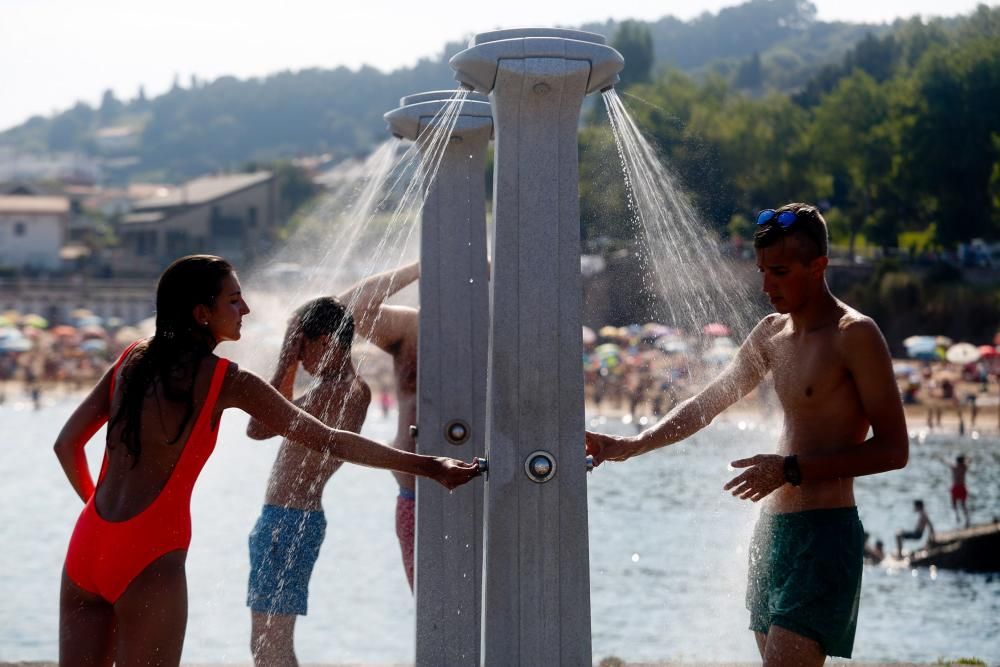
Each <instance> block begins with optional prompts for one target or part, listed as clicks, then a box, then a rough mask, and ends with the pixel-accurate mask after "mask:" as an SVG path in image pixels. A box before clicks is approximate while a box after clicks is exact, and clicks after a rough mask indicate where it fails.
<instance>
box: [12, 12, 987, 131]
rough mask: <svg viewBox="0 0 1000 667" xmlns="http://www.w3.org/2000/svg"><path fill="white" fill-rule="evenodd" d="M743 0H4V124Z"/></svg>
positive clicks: (828, 15)
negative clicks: (517, 30) (175, 87)
mask: <svg viewBox="0 0 1000 667" xmlns="http://www.w3.org/2000/svg"><path fill="white" fill-rule="evenodd" d="M814 3H815V5H816V7H817V10H818V15H819V18H820V19H821V20H826V21H833V20H844V21H856V22H862V21H863V22H887V21H892V20H893V19H895V18H898V17H901V16H912V15H914V14H921V15H924V16H941V15H946V16H953V15H955V14H959V13H968V12H971V11H972V10H973V9H974V8H975V6H976V5H977V4H978V3H977V2H976V0H948V2H945V1H944V0H879V1H877V2H874V1H872V0H814ZM734 4H739V3H738V2H734V0H683V1H681V0H615V1H614V2H612V3H608V2H598V0H574V2H572V3H568V2H558V1H556V2H543V1H539V0H501V1H500V2H493V3H489V4H487V3H484V2H480V3H476V2H473V1H472V0H464V2H458V1H457V0H431V1H430V2H427V1H426V0H425V1H424V2H414V3H409V4H407V3H403V2H401V1H400V0H392V1H390V0H339V1H338V0H282V1H281V2H278V1H277V0H270V1H269V2H263V1H260V0H241V1H236V0H94V1H93V2H81V1H80V0H0V130H3V129H7V128H9V127H12V126H14V125H17V124H19V123H21V122H23V121H25V120H27V119H28V118H29V117H30V116H32V115H35V114H41V115H50V114H52V113H53V112H56V111H61V110H64V109H66V108H68V107H70V106H72V105H73V104H74V103H75V102H76V101H78V100H83V101H85V102H87V103H89V104H91V105H96V104H97V103H98V102H99V101H100V98H101V94H102V93H103V92H104V91H105V90H107V89H111V90H113V91H114V92H115V95H116V96H117V97H118V98H119V99H122V100H128V99H132V98H134V97H135V96H136V94H137V93H138V90H139V86H140V85H142V86H144V87H145V91H146V95H147V96H148V97H153V96H156V95H158V94H160V93H163V92H165V91H166V90H167V89H168V88H169V87H170V85H171V83H172V82H173V80H174V77H175V76H177V77H179V79H180V81H181V83H182V85H185V86H186V85H187V84H188V81H189V79H190V77H191V75H195V76H197V77H198V78H199V79H201V80H206V79H207V80H212V79H215V78H217V77H219V76H223V75H233V76H237V77H240V78H246V77H251V76H263V75H267V74H270V73H273V72H278V71H281V70H288V69H291V70H299V69H303V68H308V67H322V68H330V67H336V66H338V65H346V66H348V67H351V68H356V67H358V66H360V65H362V64H368V65H372V66H375V67H378V68H379V69H383V70H391V69H395V68H397V67H403V66H408V65H412V64H413V63H415V62H416V61H417V60H418V59H419V58H421V57H426V56H436V55H438V54H439V53H440V52H441V49H442V48H443V46H444V44H445V43H446V42H448V41H457V40H464V39H467V38H468V37H469V36H470V35H473V34H475V33H477V32H484V31H487V30H494V29H497V28H511V27H521V26H528V25H540V26H564V27H574V26H578V25H580V24H582V23H588V22H594V21H604V20H607V19H609V18H611V19H615V20H624V19H629V18H631V19H641V20H655V19H658V18H660V17H662V16H664V15H668V14H670V15H674V16H676V17H678V18H681V19H690V18H693V17H694V16H696V15H698V14H701V13H702V12H705V11H709V12H717V11H718V10H719V9H720V8H722V7H726V6H731V5H734ZM989 4H995V2H990V3H989ZM609 37H610V35H609Z"/></svg>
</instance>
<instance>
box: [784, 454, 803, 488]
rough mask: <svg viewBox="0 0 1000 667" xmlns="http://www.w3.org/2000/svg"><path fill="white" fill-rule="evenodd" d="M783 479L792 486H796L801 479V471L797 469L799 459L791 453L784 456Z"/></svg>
mask: <svg viewBox="0 0 1000 667" xmlns="http://www.w3.org/2000/svg"><path fill="white" fill-rule="evenodd" d="M785 480H786V481H787V482H788V483H789V484H791V485H792V486H798V485H799V482H801V481H802V471H800V470H799V460H798V458H796V457H795V455H794V454H793V455H792V456H786V457H785Z"/></svg>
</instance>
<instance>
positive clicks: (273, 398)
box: [222, 366, 478, 489]
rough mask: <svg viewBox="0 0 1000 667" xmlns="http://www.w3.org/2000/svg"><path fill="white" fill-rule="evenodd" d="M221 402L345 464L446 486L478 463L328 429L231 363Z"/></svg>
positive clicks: (463, 478)
mask: <svg viewBox="0 0 1000 667" xmlns="http://www.w3.org/2000/svg"><path fill="white" fill-rule="evenodd" d="M222 405H223V407H234V408H239V409H240V410H243V411H244V412H246V413H247V414H249V415H250V416H251V417H252V418H253V419H256V420H258V421H260V422H261V423H263V424H264V425H265V426H266V427H267V428H268V429H270V430H271V431H273V432H275V433H279V434H281V435H283V436H285V437H286V438H288V439H289V440H291V441H293V442H296V443H298V444H300V445H303V446H304V447H308V448H310V449H313V450H316V451H319V452H329V453H330V455H331V456H333V457H334V458H336V459H340V460H342V461H347V462H349V463H356V464H358V465H363V466H369V467H372V468H385V469H388V470H397V471H399V472H404V473H408V474H411V475H420V476H422V477H429V478H431V479H434V480H436V481H437V482H439V483H441V484H442V485H444V486H446V487H448V488H449V489H452V488H455V487H457V486H460V485H462V484H464V483H465V482H467V481H469V480H470V479H472V478H473V477H475V476H476V475H477V474H478V466H476V465H475V464H474V463H463V462H462V461H458V460H456V459H449V458H445V457H437V456H424V455H421V454H411V453H409V452H404V451H402V450H399V449H396V448H394V447H388V446H386V445H383V444H380V443H378V442H375V441H374V440H369V439H368V438H365V437H362V436H360V435H358V434H357V433H352V432H350V431H339V430H336V429H331V428H329V427H327V426H326V425H325V424H323V422H321V421H319V420H318V419H316V418H315V417H313V416H312V415H310V414H309V413H307V412H305V411H303V410H301V409H299V408H298V407H297V406H296V405H295V404H293V403H291V402H290V401H289V400H288V399H286V398H285V397H284V396H282V395H281V394H280V393H279V392H278V391H277V390H276V389H275V388H274V387H272V386H271V385H270V384H268V383H267V382H265V381H264V380H263V379H261V378H260V377H258V376H257V375H255V374H254V373H251V372H249V371H244V370H240V369H237V368H235V366H233V367H231V369H230V372H229V374H228V375H227V377H226V385H225V387H224V388H223V396H222Z"/></svg>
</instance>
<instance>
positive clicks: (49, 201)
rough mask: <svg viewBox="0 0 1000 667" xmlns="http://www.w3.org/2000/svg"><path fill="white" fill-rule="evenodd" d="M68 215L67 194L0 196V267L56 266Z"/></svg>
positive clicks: (51, 269)
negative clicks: (52, 195)
mask: <svg viewBox="0 0 1000 667" xmlns="http://www.w3.org/2000/svg"><path fill="white" fill-rule="evenodd" d="M69 218H70V206H69V199H68V198H66V197H45V196H33V195H7V196H0V267H5V268H16V269H44V270H49V271H55V270H58V269H59V268H60V266H61V264H62V262H61V260H60V257H59V251H60V250H61V249H62V246H63V244H64V243H65V242H66V238H67V228H68V226H69Z"/></svg>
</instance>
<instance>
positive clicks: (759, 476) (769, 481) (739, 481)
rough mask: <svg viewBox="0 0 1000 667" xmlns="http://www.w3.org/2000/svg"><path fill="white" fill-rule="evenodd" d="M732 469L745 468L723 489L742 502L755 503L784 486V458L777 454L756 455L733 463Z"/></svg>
mask: <svg viewBox="0 0 1000 667" xmlns="http://www.w3.org/2000/svg"><path fill="white" fill-rule="evenodd" d="M729 465H731V466H733V467H734V468H746V470H744V471H743V472H742V473H740V474H739V475H737V476H736V477H734V478H732V479H731V480H729V482H727V483H726V485H725V486H724V487H722V488H723V489H725V490H726V491H730V492H731V493H732V494H733V495H734V496H737V497H739V498H742V499H743V500H752V501H753V502H757V501H758V500H760V499H761V498H764V497H766V496H767V495H768V494H770V493H771V492H772V491H774V490H775V489H777V488H779V487H781V486H783V485H784V484H785V457H784V456H780V455H778V454H758V455H757V456H752V457H750V458H748V459H740V460H739V461H733V462H732V463H730V464H729Z"/></svg>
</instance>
